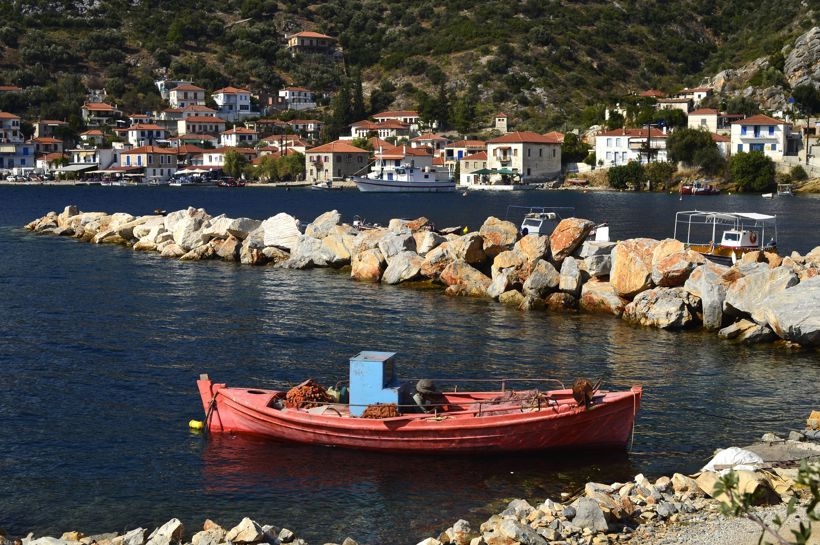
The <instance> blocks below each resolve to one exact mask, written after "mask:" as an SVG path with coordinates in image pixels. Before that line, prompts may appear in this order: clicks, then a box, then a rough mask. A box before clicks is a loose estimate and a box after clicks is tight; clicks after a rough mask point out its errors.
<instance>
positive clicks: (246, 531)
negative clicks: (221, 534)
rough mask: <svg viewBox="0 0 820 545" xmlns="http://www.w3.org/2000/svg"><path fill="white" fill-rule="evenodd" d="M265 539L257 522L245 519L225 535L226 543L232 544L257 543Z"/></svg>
mask: <svg viewBox="0 0 820 545" xmlns="http://www.w3.org/2000/svg"><path fill="white" fill-rule="evenodd" d="M264 537H265V532H264V531H263V530H262V527H261V526H259V525H258V524H257V523H256V522H254V521H253V520H251V519H249V518H248V517H245V518H243V519H242V521H241V522H240V523H239V524H237V525H236V526H234V527H233V528H231V529H230V530H229V531H228V533H227V534H226V535H225V541H229V542H231V543H255V542H257V541H261V540H262V538H264Z"/></svg>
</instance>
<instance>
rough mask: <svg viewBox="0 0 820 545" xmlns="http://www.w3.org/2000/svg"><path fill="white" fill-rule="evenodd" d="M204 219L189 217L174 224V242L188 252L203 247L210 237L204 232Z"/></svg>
mask: <svg viewBox="0 0 820 545" xmlns="http://www.w3.org/2000/svg"><path fill="white" fill-rule="evenodd" d="M202 222H203V220H202V218H199V217H196V216H188V217H184V218H182V219H180V220H179V221H178V222H176V224H174V230H173V231H171V232H172V233H173V235H174V242H176V243H177V245H178V246H179V247H181V248H184V249H185V250H186V251H188V250H191V249H192V248H196V247H197V246H202V245H203V244H205V243H206V242H208V240H209V239H210V237H209V236H208V235H207V234H206V233H205V232H204V231H203V230H202Z"/></svg>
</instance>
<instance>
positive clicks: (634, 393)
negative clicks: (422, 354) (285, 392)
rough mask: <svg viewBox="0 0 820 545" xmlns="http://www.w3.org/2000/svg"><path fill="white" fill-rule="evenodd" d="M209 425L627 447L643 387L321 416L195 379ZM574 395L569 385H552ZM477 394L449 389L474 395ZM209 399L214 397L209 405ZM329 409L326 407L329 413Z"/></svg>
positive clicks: (401, 445) (286, 435)
mask: <svg viewBox="0 0 820 545" xmlns="http://www.w3.org/2000/svg"><path fill="white" fill-rule="evenodd" d="M198 386H199V391H200V395H201V397H202V403H203V408H204V409H205V412H206V420H207V422H206V426H207V428H208V430H209V431H210V432H212V433H221V432H230V433H248V434H254V435H260V436H266V437H270V438H273V439H277V440H280V441H286V442H295V443H305V444H312V445H324V446H334V447H343V448H352V449H362V450H372V451H385V452H417V453H433V452H435V453H442V452H448V453H475V452H523V451H536V450H552V449H565V448H579V447H583V448H604V447H607V448H624V447H625V446H626V445H627V443H628V441H629V438H630V436H631V432H632V426H633V424H634V421H635V415H636V414H637V412H638V409H639V407H640V401H641V393H642V391H641V388H640V387H633V388H632V389H631V390H629V391H626V392H614V393H607V394H605V395H602V396H601V400H600V403H598V404H595V405H593V406H592V408H590V409H585V408H584V407H578V406H577V405H575V404H574V401H572V402H566V403H564V402H562V403H561V404H559V405H557V406H555V407H544V408H538V409H537V410H535V409H533V410H525V411H524V412H522V411H521V410H520V409H518V408H516V409H515V410H512V411H499V414H496V413H494V412H493V411H492V410H489V411H487V410H485V412H484V414H480V415H479V414H477V413H476V414H473V416H466V417H464V416H461V417H460V416H458V415H456V413H453V416H450V415H449V413H441V414H440V415H439V416H434V415H429V414H420V415H407V416H401V417H397V418H386V419H380V420H373V419H364V418H352V417H348V416H338V415H333V416H326V415H319V414H311V413H309V412H307V411H304V410H294V409H276V408H272V407H268V405H269V404H270V403H271V401H272V400H273V399H274V396H275V395H276V392H274V391H270V390H253V389H243V388H227V387H226V386H225V385H224V384H214V383H213V382H212V381H210V380H200V381H199V382H198ZM549 393H550V394H551V395H555V396H556V398H560V399H564V400H571V391H569V390H559V391H553V392H549ZM476 395H481V394H475V393H469V392H465V393H459V394H450V396H457V397H456V398H455V401H456V402H458V400H459V399H476V398H474V397H473V398H470V397H469V396H476ZM212 404H213V405H212ZM333 411H334V409H330V411H329V412H331V413H333Z"/></svg>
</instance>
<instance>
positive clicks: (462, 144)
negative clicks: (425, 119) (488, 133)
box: [447, 140, 487, 149]
mask: <svg viewBox="0 0 820 545" xmlns="http://www.w3.org/2000/svg"><path fill="white" fill-rule="evenodd" d="M447 147H448V148H467V149H480V148H486V147H487V142H485V141H484V140H456V141H455V142H453V143H452V144H448V145H447Z"/></svg>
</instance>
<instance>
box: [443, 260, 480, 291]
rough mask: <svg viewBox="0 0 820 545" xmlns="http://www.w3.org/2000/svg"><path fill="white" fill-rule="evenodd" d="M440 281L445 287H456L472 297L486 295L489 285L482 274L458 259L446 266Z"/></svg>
mask: <svg viewBox="0 0 820 545" xmlns="http://www.w3.org/2000/svg"><path fill="white" fill-rule="evenodd" d="M440 279H441V281H442V282H444V284H446V285H447V286H458V287H459V290H460V291H462V292H464V293H465V294H466V295H471V296H474V297H483V296H485V295H487V288H489V287H490V283H491V280H490V279H489V278H488V277H487V276H486V275H485V274H484V273H482V272H481V271H479V270H478V269H476V268H474V267H472V266H471V265H470V264H468V263H467V262H465V261H463V260H460V259H459V260H457V261H453V262H452V263H450V264H449V265H447V267H446V268H445V269H444V270H443V271H441V276H440Z"/></svg>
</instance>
